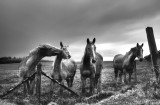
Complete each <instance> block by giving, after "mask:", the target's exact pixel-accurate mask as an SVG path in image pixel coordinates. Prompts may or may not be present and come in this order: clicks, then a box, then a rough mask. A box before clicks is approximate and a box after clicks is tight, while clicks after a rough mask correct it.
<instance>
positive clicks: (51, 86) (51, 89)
mask: <svg viewBox="0 0 160 105" xmlns="http://www.w3.org/2000/svg"><path fill="white" fill-rule="evenodd" d="M53 89H54V82H53V81H52V80H51V81H50V99H51V98H52V95H53Z"/></svg>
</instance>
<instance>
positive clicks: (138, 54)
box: [136, 43, 143, 62]
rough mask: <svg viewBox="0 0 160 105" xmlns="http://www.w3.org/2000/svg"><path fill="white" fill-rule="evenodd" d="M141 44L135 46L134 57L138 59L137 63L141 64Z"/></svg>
mask: <svg viewBox="0 0 160 105" xmlns="http://www.w3.org/2000/svg"><path fill="white" fill-rule="evenodd" d="M142 47H143V43H142V45H139V44H138V43H137V46H136V57H137V58H138V59H139V61H140V62H141V61H142V60H143V48H142Z"/></svg>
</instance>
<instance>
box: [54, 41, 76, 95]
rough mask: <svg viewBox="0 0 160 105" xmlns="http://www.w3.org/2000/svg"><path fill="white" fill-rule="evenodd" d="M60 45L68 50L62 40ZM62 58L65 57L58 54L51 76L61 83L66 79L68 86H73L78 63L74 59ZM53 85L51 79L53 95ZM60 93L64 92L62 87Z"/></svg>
mask: <svg viewBox="0 0 160 105" xmlns="http://www.w3.org/2000/svg"><path fill="white" fill-rule="evenodd" d="M60 46H61V49H62V50H63V51H65V52H68V50H67V46H63V44H62V42H60ZM62 59H63V57H62V56H61V55H57V57H56V60H55V62H54V65H53V66H54V68H53V72H52V74H51V76H52V78H54V79H56V80H58V81H59V82H61V84H64V81H65V80H66V81H67V84H68V87H69V88H71V87H72V83H73V79H74V76H75V73H76V69H77V65H76V62H75V61H74V60H72V59H65V60H63V61H62ZM53 86H54V83H53V82H52V81H51V96H52V94H53ZM60 93H62V87H60Z"/></svg>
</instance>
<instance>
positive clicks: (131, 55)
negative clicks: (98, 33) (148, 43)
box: [113, 43, 143, 84]
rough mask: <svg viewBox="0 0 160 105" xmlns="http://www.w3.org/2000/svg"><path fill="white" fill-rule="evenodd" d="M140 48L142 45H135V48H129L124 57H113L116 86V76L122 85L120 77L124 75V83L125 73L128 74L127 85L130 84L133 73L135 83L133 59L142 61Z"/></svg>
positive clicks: (119, 55) (134, 63)
mask: <svg viewBox="0 0 160 105" xmlns="http://www.w3.org/2000/svg"><path fill="white" fill-rule="evenodd" d="M142 47H143V43H142V45H139V44H138V43H137V45H136V47H133V48H131V49H130V51H129V52H127V53H126V54H125V55H122V54H118V55H115V57H114V59H113V67H114V73H115V80H116V84H117V77H118V74H119V77H120V82H121V83H122V75H124V83H126V82H127V81H126V73H128V74H129V83H130V82H131V76H132V73H133V71H135V83H136V82H137V71H136V61H135V58H136V57H137V58H138V60H139V61H140V62H141V61H142V60H143V49H142Z"/></svg>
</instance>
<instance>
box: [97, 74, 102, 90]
mask: <svg viewBox="0 0 160 105" xmlns="http://www.w3.org/2000/svg"><path fill="white" fill-rule="evenodd" d="M101 91H102V85H101V75H100V77H99V78H98V89H97V93H100V92H101Z"/></svg>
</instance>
